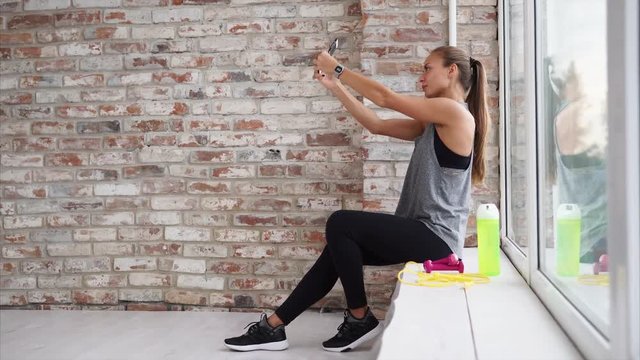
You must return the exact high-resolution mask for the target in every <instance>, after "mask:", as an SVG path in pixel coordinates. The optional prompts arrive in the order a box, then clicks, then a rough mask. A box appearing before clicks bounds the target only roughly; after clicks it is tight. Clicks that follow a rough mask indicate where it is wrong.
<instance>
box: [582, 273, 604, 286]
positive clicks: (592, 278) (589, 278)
mask: <svg viewBox="0 0 640 360" xmlns="http://www.w3.org/2000/svg"><path fill="white" fill-rule="evenodd" d="M578 282H579V283H580V284H583V285H592V286H609V275H607V274H599V275H580V276H578Z"/></svg>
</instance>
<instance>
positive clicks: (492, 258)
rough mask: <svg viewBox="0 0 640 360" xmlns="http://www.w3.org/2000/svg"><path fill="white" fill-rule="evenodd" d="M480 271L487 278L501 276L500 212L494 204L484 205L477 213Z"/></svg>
mask: <svg viewBox="0 0 640 360" xmlns="http://www.w3.org/2000/svg"><path fill="white" fill-rule="evenodd" d="M476 230H477V234H478V271H479V272H480V273H481V274H483V275H487V276H496V275H499V274H500V212H499V211H498V208H497V207H496V206H495V205H494V204H482V205H480V206H479V207H478V211H477V212H476Z"/></svg>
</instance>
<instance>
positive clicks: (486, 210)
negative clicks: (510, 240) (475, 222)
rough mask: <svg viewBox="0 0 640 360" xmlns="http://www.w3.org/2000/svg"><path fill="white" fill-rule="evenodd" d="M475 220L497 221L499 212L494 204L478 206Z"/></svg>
mask: <svg viewBox="0 0 640 360" xmlns="http://www.w3.org/2000/svg"><path fill="white" fill-rule="evenodd" d="M476 219H487V220H499V219H500V211H499V210H498V208H497V207H496V206H495V205H494V204H491V203H488V204H481V205H480V206H478V211H477V212H476Z"/></svg>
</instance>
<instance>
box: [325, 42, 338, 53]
mask: <svg viewBox="0 0 640 360" xmlns="http://www.w3.org/2000/svg"><path fill="white" fill-rule="evenodd" d="M336 48H338V38H336V39H335V40H333V42H332V43H331V45H330V46H329V50H327V52H328V53H329V55H333V53H334V52H335V51H336Z"/></svg>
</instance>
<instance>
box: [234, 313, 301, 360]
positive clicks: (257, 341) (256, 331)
mask: <svg viewBox="0 0 640 360" xmlns="http://www.w3.org/2000/svg"><path fill="white" fill-rule="evenodd" d="M247 327H249V330H247V332H246V333H245V334H244V335H240V336H238V337H233V338H228V339H224V344H225V345H226V346H227V347H228V348H229V349H232V350H237V351H252V350H284V349H286V348H288V347H289V342H287V334H285V332H284V325H278V326H276V327H275V328H273V327H271V325H269V323H268V322H267V314H265V313H263V314H262V315H260V321H256V322H252V323H250V324H249V325H247V326H245V329H246V328H247Z"/></svg>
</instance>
